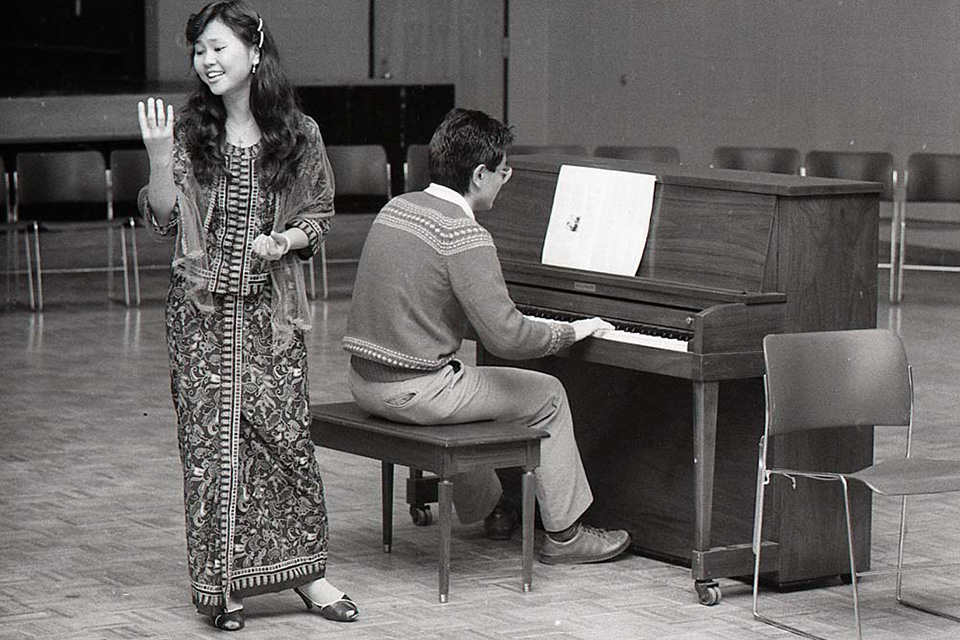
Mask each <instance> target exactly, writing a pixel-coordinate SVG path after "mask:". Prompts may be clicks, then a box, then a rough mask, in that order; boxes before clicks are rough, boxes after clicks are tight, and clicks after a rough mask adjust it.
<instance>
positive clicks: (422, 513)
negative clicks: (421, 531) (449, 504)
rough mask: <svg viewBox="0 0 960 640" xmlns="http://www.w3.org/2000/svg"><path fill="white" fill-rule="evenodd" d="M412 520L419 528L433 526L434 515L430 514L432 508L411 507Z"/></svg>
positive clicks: (425, 506)
mask: <svg viewBox="0 0 960 640" xmlns="http://www.w3.org/2000/svg"><path fill="white" fill-rule="evenodd" d="M410 518H411V519H412V520H413V524H414V525H416V526H418V527H426V526H428V525H431V524H433V514H432V513H430V507H429V506H428V505H424V506H422V507H416V506H411V507H410Z"/></svg>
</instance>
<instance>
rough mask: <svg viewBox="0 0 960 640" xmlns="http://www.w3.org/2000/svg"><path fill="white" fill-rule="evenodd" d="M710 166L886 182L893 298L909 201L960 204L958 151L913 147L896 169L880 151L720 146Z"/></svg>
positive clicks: (944, 225)
mask: <svg viewBox="0 0 960 640" xmlns="http://www.w3.org/2000/svg"><path fill="white" fill-rule="evenodd" d="M711 166H714V167H717V168H724V169H743V170H748V171H763V172H769V173H784V174H798V175H806V176H819V177H824V178H840V179H845V180H865V181H868V182H878V183H880V184H881V185H882V191H881V192H880V199H881V200H882V201H885V202H889V203H891V205H892V213H893V218H892V221H891V226H890V302H891V303H894V304H896V303H899V302H901V301H902V300H903V271H904V269H905V268H906V267H908V266H913V267H917V266H918V265H907V264H906V260H905V248H906V228H907V203H917V204H927V203H950V204H960V154H952V153H914V154H911V155H910V156H909V157H908V158H907V164H906V168H905V169H904V171H903V173H902V178H901V174H900V173H899V172H898V171H897V168H896V164H895V163H894V160H893V156H892V155H891V154H890V153H887V152H882V151H809V152H807V154H806V156H804V158H803V161H802V163H801V159H800V152H799V151H798V150H796V149H791V148H783V147H718V148H717V149H716V150H715V151H714V155H713V164H712V165H711ZM911 225H912V226H914V227H916V228H933V229H938V230H948V229H954V230H956V229H958V228H960V222H958V221H938V222H934V221H927V220H921V219H916V220H912V221H911ZM922 268H923V269H924V270H928V271H949V272H960V267H957V266H947V265H943V266H941V265H927V266H923V267H922Z"/></svg>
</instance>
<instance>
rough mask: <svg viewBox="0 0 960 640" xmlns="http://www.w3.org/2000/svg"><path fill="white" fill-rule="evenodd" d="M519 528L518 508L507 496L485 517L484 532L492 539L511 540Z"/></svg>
mask: <svg viewBox="0 0 960 640" xmlns="http://www.w3.org/2000/svg"><path fill="white" fill-rule="evenodd" d="M516 528H517V510H516V509H515V508H514V507H513V504H512V503H511V502H510V501H509V500H508V499H507V498H500V501H499V502H498V503H497V506H495V507H494V508H493V511H491V512H490V515H488V516H487V517H486V518H484V519H483V532H484V533H485V534H486V535H487V538H489V539H490V540H509V539H510V538H511V537H512V536H513V531H514V529H516Z"/></svg>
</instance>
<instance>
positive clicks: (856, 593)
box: [840, 476, 863, 640]
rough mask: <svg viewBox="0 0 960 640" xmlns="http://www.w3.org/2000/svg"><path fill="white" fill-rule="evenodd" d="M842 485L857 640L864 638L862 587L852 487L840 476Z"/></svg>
mask: <svg viewBox="0 0 960 640" xmlns="http://www.w3.org/2000/svg"><path fill="white" fill-rule="evenodd" d="M840 485H841V486H842V487H843V515H844V519H845V521H846V523H847V552H848V553H849V554H850V588H851V590H852V592H853V617H854V619H856V622H857V640H861V639H862V638H863V633H862V631H861V626H860V588H859V585H858V584H857V565H856V560H855V559H854V557H853V522H852V520H851V519H850V488H849V487H848V486H847V479H846V478H844V477H842V476H841V477H840Z"/></svg>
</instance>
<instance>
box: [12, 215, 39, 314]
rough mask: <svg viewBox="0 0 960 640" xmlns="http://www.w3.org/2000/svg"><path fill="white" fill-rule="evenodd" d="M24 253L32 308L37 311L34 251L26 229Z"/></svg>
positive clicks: (28, 231)
mask: <svg viewBox="0 0 960 640" xmlns="http://www.w3.org/2000/svg"><path fill="white" fill-rule="evenodd" d="M34 224H36V223H34ZM14 245H16V231H14ZM23 252H24V254H25V255H26V257H27V286H28V287H30V308H31V309H32V310H36V308H37V298H36V295H35V294H34V284H33V256H32V251H31V250H30V229H29V228H27V229H25V230H24V232H23ZM14 278H16V276H14ZM17 288H19V287H17Z"/></svg>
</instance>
